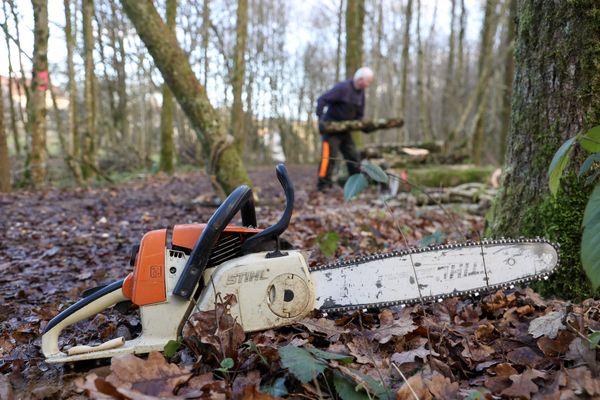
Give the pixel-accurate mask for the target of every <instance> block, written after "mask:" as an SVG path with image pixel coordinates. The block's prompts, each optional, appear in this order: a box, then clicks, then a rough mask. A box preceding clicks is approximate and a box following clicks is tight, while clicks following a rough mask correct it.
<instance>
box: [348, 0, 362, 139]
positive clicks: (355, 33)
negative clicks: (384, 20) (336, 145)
mask: <svg viewBox="0 0 600 400" xmlns="http://www.w3.org/2000/svg"><path fill="white" fill-rule="evenodd" d="M347 1H348V2H347V5H346V79H352V77H353V75H354V72H356V70H357V69H359V68H360V67H361V66H362V62H363V27H364V19H365V0H347ZM352 138H353V139H354V143H355V144H356V147H357V148H359V149H361V148H362V147H363V144H362V142H363V140H362V136H361V135H360V133H358V132H353V133H352Z"/></svg>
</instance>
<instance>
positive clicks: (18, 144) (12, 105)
mask: <svg viewBox="0 0 600 400" xmlns="http://www.w3.org/2000/svg"><path fill="white" fill-rule="evenodd" d="M2 10H3V11H4V15H5V16H7V15H8V14H7V10H6V2H3V4H2ZM2 30H3V31H4V39H5V42H6V51H7V55H8V60H7V63H8V110H9V112H10V128H11V130H12V138H13V142H14V144H15V153H16V154H17V155H20V154H21V141H20V140H19V130H18V128H17V114H16V112H15V103H14V100H13V99H14V97H13V96H14V94H13V66H12V55H11V51H10V38H9V37H8V17H6V18H5V20H4V24H2Z"/></svg>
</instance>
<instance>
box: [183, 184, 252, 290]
mask: <svg viewBox="0 0 600 400" xmlns="http://www.w3.org/2000/svg"><path fill="white" fill-rule="evenodd" d="M240 210H242V218H243V219H246V221H244V225H246V224H251V223H252V222H253V223H254V224H256V215H255V212H254V200H253V196H252V189H250V188H249V187H248V186H246V185H241V186H239V187H237V188H236V189H235V190H234V191H233V192H231V194H230V195H229V196H227V198H226V199H225V201H224V202H223V203H222V204H221V205H220V206H219V208H218V209H217V211H215V213H214V214H213V215H212V216H211V217H210V219H209V220H208V222H207V223H206V226H205V227H204V229H203V230H202V234H200V237H199V238H198V241H197V242H196V244H195V245H194V249H193V250H192V253H191V254H190V257H189V258H188V260H187V262H186V264H185V267H184V269H183V272H182V273H181V276H180V277H179V280H178V281H177V284H176V285H175V289H174V290H173V294H175V295H177V296H179V297H181V298H184V299H186V300H189V299H190V297H191V296H192V292H193V291H194V288H195V287H196V284H197V283H198V282H199V281H200V278H201V277H202V273H203V272H204V269H206V265H207V264H208V260H209V259H210V254H211V252H212V249H213V248H214V246H215V245H216V244H217V241H218V240H219V237H220V236H221V233H223V231H224V230H225V228H226V227H227V225H228V224H229V222H231V220H232V219H233V217H234V216H235V214H237V212H238V211H240ZM252 219H253V221H252Z"/></svg>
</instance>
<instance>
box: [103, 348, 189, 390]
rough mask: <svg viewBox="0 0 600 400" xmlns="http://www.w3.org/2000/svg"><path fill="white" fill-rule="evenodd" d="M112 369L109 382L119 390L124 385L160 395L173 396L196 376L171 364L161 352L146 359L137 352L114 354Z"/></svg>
mask: <svg viewBox="0 0 600 400" xmlns="http://www.w3.org/2000/svg"><path fill="white" fill-rule="evenodd" d="M110 369H111V371H112V372H111V374H110V375H109V376H108V377H107V378H106V381H107V382H108V383H110V384H112V385H113V386H114V387H115V388H117V390H119V388H120V387H124V388H125V389H127V390H133V391H137V392H140V393H142V394H146V395H150V396H157V397H161V396H164V397H168V396H173V390H174V389H175V388H176V387H177V386H178V385H180V384H182V383H184V382H186V381H187V380H188V379H189V378H190V377H191V376H192V373H191V372H190V371H189V370H187V369H186V368H181V367H179V366H177V365H176V364H170V363H168V362H167V360H166V359H165V358H164V356H163V355H162V354H161V353H158V352H152V353H150V354H149V355H148V359H146V360H144V359H142V358H139V357H136V356H135V355H133V354H126V355H124V356H118V357H114V358H113V359H112V362H111V367H110Z"/></svg>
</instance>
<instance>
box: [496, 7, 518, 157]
mask: <svg viewBox="0 0 600 400" xmlns="http://www.w3.org/2000/svg"><path fill="white" fill-rule="evenodd" d="M507 1H509V2H510V5H509V6H508V7H509V13H508V21H507V22H506V23H507V27H506V35H505V37H504V45H503V47H505V48H510V51H509V52H508V54H506V61H505V62H504V92H503V95H502V110H501V111H500V112H501V116H500V118H501V123H500V149H499V158H500V160H501V161H503V160H504V157H505V155H506V144H507V142H508V130H509V129H510V105H511V99H512V83H513V79H514V76H515V57H514V52H513V50H512V49H513V42H514V40H515V18H516V17H517V0H507Z"/></svg>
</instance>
